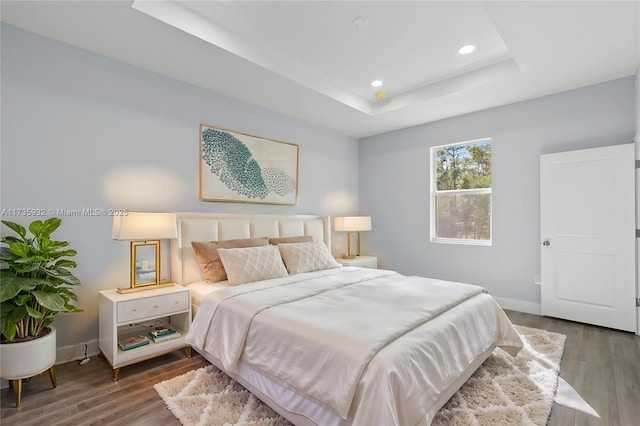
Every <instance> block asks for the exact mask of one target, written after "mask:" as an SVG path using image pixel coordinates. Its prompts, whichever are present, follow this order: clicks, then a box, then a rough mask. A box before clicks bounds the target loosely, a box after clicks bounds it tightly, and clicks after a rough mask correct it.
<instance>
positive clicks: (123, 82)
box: [1, 24, 359, 362]
mask: <svg viewBox="0 0 640 426" xmlns="http://www.w3.org/2000/svg"><path fill="white" fill-rule="evenodd" d="M1 31H2V45H1V48H2V50H1V53H2V58H1V60H2V75H1V78H2V80H1V87H2V134H1V136H2V147H1V153H2V155H1V157H2V159H1V166H2V170H1V177H2V183H1V185H2V186H1V189H2V194H1V207H2V208H3V209H15V208H43V209H51V208H53V209H82V208H126V209H129V210H148V211H215V212H223V213H256V214H289V213H291V214H293V213H297V214H307V213H314V214H330V215H343V214H355V213H357V211H358V204H357V197H358V183H359V182H358V179H359V176H358V141H357V139H354V138H351V137H347V136H344V135H341V134H339V133H336V132H334V131H331V130H327V129H324V128H319V127H316V126H312V125H310V124H308V123H305V122H302V121H300V120H296V119H293V118H290V117H286V116H283V115H280V114H277V113H274V112H272V111H268V110H265V109H261V108H258V107H254V106H251V105H248V104H244V103H241V102H238V101H235V100H232V99H229V98H226V97H224V96H221V95H218V94H215V93H211V92H207V91H204V90H202V89H199V88H196V87H194V86H190V85H187V84H183V83H180V82H177V81H175V80H172V79H168V78H165V77H162V76H159V75H156V74H153V73H150V72H147V71H144V70H141V69H138V68H135V67H131V66H129V65H125V64H123V63H120V62H116V61H113V60H110V59H107V58H105V57H102V56H98V55H95V54H93V53H89V52H86V51H83V50H80V49H77V48H74V47H71V46H69V45H65V44H62V43H59V42H56V41H53V40H50V39H46V38H42V37H40V36H37V35H35V34H32V33H29V32H25V31H23V30H20V29H17V28H15V27H12V26H8V25H5V24H3V25H2V27H1ZM211 78H215V75H212V76H211ZM200 123H208V124H213V125H217V126H221V127H225V128H229V129H234V130H238V131H242V132H246V133H249V134H254V135H259V136H264V137H269V138H274V139H279V140H283V141H288V142H294V143H297V144H299V145H300V177H299V178H300V188H299V191H300V192H299V194H300V200H299V204H298V206H295V207H291V206H269V205H253V204H237V203H236V204H234V203H212V202H201V201H199V200H198V156H199V133H198V132H199V124H200ZM327 170H331V173H326V171H327ZM3 219H8V220H13V221H17V222H20V223H28V222H30V220H31V219H33V218H31V217H11V216H6V215H5V216H4V217H3ZM62 219H63V222H62V226H61V228H60V229H59V231H58V232H57V233H56V234H54V236H56V235H57V237H59V239H64V240H68V241H69V242H70V245H71V247H72V248H75V249H76V250H77V251H78V253H79V254H78V256H77V258H76V260H77V262H78V264H79V267H78V268H77V270H76V275H77V276H78V278H80V280H81V281H82V283H83V284H82V285H81V286H80V287H78V291H77V293H78V296H79V299H80V306H82V307H83V308H84V309H85V312H84V313H81V314H65V315H58V316H57V318H56V320H55V325H56V327H57V328H58V330H59V332H58V347H59V349H60V348H61V347H65V348H66V351H61V350H59V352H58V355H59V357H58V360H57V361H58V362H64V361H66V359H60V358H61V357H67V356H68V357H72V356H79V355H81V354H83V353H84V345H78V344H79V343H83V342H86V341H92V342H93V343H92V348H93V349H94V350H95V339H97V335H98V311H97V307H98V291H99V290H102V289H109V288H115V287H119V286H127V285H128V283H129V278H128V277H129V276H128V273H129V269H128V268H129V263H128V262H129V261H128V250H129V245H128V243H127V242H125V241H113V240H112V239H111V225H112V218H111V217H106V216H102V217H65V216H62ZM2 232H3V234H4V233H5V232H6V229H3V231H2ZM341 240H342V239H339V238H336V239H335V241H336V245H334V249H335V250H337V251H340V250H341V249H342V247H341V246H340V244H341ZM345 241H346V240H345ZM344 245H346V242H345V244H344ZM165 248H166V247H165ZM168 266H169V265H168V262H165V265H164V269H168ZM163 275H167V274H163ZM74 350H75V354H74V353H73V352H74ZM61 353H62V354H64V355H61Z"/></svg>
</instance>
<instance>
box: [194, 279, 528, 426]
mask: <svg viewBox="0 0 640 426" xmlns="http://www.w3.org/2000/svg"><path fill="white" fill-rule="evenodd" d="M390 289H392V290H393V291H389V290H390ZM332 294H333V295H337V296H338V297H333V298H332V297H329V295H332ZM294 300H295V301H294ZM365 300H369V302H370V303H365ZM453 305H457V307H455V308H453V309H450V308H451V307H452V306H453ZM307 314H310V315H307ZM418 314H419V315H418ZM451 317H455V318H456V320H455V323H452V322H451V321H450V320H446V321H442V319H443V318H451ZM292 319H293V321H292ZM429 319H432V320H431V321H428V320H429ZM347 324H352V325H351V326H350V327H349V326H347ZM187 342H188V343H190V344H192V345H193V346H194V347H196V349H198V350H199V351H205V352H208V353H210V354H212V355H213V356H214V357H215V358H217V359H220V360H221V361H222V364H223V365H224V368H225V369H227V371H236V372H237V370H238V368H239V366H241V365H244V364H246V365H249V366H251V367H252V368H255V369H256V370H259V371H261V372H262V373H264V374H266V375H267V376H268V377H270V378H272V379H274V380H276V381H279V382H281V383H283V384H286V386H289V387H292V388H293V389H294V390H295V391H296V392H297V393H298V394H302V395H304V396H306V397H307V398H309V399H312V400H315V401H317V402H318V403H319V405H321V406H323V407H326V408H328V409H329V410H330V411H331V412H333V413H334V414H335V417H336V418H338V419H339V418H343V419H344V418H348V419H349V423H353V424H416V423H418V422H419V421H421V419H422V421H424V420H426V422H427V423H429V422H430V421H431V418H432V417H433V415H435V412H436V411H437V409H436V408H435V407H436V405H435V402H436V401H438V400H439V399H440V397H441V394H442V392H443V391H444V389H446V388H447V387H449V386H450V385H451V384H452V383H454V382H455V381H456V379H457V378H458V376H459V375H460V374H461V373H462V372H464V371H465V370H466V369H467V368H468V366H469V364H470V363H471V362H472V361H473V360H474V359H475V358H476V357H477V356H478V355H479V354H481V353H483V352H486V351H487V350H488V349H490V348H491V347H492V346H494V345H500V346H503V347H504V348H505V349H507V350H511V351H512V352H517V350H518V349H519V348H520V347H521V344H522V343H521V340H520V338H519V336H518V334H517V332H516V331H515V329H514V328H513V326H512V325H511V323H510V322H509V320H508V319H507V317H506V315H505V314H504V312H502V310H501V309H500V308H499V307H498V306H497V304H496V303H495V302H494V301H493V299H492V298H491V297H490V296H489V295H487V294H483V293H482V289H481V288H480V287H476V286H469V285H465V284H458V283H451V282H444V281H438V280H431V279H426V278H419V277H404V276H402V275H399V274H397V273H395V272H390V271H381V270H372V269H361V268H339V269H335V270H325V271H318V272H312V273H307V274H299V275H294V276H290V277H287V278H281V279H276V280H268V281H262V282H259V283H254V284H249V285H243V286H237V287H230V288H220V289H218V290H216V291H213V292H211V293H210V295H208V296H206V297H204V298H203V299H202V301H201V303H200V308H199V313H198V315H196V317H195V319H194V323H193V325H192V327H191V329H190V331H189V333H188V336H187ZM374 355H375V356H374ZM289 405H290V406H289V407H286V406H285V407H284V408H285V409H288V410H291V411H294V412H295V410H296V407H295V406H294V405H295V402H294V401H293V399H291V402H290V404H289ZM316 420H317V419H316Z"/></svg>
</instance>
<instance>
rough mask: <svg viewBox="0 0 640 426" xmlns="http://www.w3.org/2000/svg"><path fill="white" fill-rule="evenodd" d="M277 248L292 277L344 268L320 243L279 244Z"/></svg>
mask: <svg viewBox="0 0 640 426" xmlns="http://www.w3.org/2000/svg"><path fill="white" fill-rule="evenodd" d="M277 247H278V249H280V254H281V255H282V260H284V263H285V265H287V271H288V272H289V274H291V275H294V274H301V273H303V272H312V271H320V270H322V269H332V268H340V267H342V265H341V264H339V263H338V262H337V261H336V260H335V259H334V258H333V256H332V255H331V252H330V251H329V248H328V247H327V246H326V245H324V243H322V242H320V241H314V242H310V243H291V244H278V246H277Z"/></svg>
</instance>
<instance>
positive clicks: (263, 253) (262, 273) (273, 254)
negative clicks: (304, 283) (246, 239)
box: [218, 245, 288, 285]
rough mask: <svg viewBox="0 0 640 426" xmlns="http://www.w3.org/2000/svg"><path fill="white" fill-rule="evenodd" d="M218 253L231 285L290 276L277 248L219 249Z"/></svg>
mask: <svg viewBox="0 0 640 426" xmlns="http://www.w3.org/2000/svg"><path fill="white" fill-rule="evenodd" d="M218 253H219V255H220V260H221V261H222V265H224V269H225V271H226V272H227V277H228V280H229V284H231V285H238V284H246V283H251V282H254V281H261V280H268V279H271V278H281V277H286V276H287V275H288V274H287V269H286V268H285V266H284V263H282V258H281V257H280V252H279V251H278V248H277V247H276V246H271V245H269V246H260V247H246V248H233V249H222V248H219V249H218Z"/></svg>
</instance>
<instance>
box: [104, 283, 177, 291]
mask: <svg viewBox="0 0 640 426" xmlns="http://www.w3.org/2000/svg"><path fill="white" fill-rule="evenodd" d="M174 285H175V283H173V282H171V281H161V282H159V283H156V284H146V285H137V286H135V287H118V288H117V289H116V291H117V292H118V293H133V292H134V291H144V290H155V289H157V288H162V287H173V286H174Z"/></svg>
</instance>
